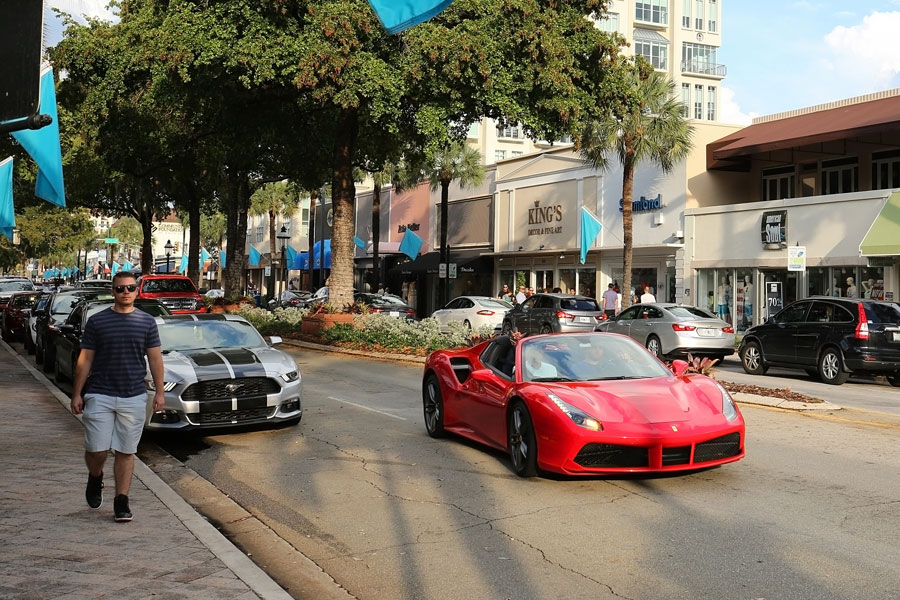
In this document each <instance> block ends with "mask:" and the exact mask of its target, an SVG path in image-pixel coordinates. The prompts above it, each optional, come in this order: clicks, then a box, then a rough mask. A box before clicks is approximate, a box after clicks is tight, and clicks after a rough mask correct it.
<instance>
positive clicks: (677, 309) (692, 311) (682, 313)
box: [666, 306, 718, 319]
mask: <svg viewBox="0 0 900 600" xmlns="http://www.w3.org/2000/svg"><path fill="white" fill-rule="evenodd" d="M666 310H667V311H669V312H670V313H672V314H673V315H675V316H676V317H688V318H694V317H698V318H700V319H716V318H718V317H716V316H715V315H713V314H712V313H708V312H706V311H705V310H703V309H702V308H697V307H696V306H667V307H666Z"/></svg>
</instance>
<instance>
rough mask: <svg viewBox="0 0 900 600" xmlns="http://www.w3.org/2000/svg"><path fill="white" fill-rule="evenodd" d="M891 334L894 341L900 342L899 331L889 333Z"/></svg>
mask: <svg viewBox="0 0 900 600" xmlns="http://www.w3.org/2000/svg"><path fill="white" fill-rule="evenodd" d="M891 336H892V337H893V338H894V341H895V342H900V331H894V332H892V333H891Z"/></svg>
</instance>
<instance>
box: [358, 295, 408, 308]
mask: <svg viewBox="0 0 900 600" xmlns="http://www.w3.org/2000/svg"><path fill="white" fill-rule="evenodd" d="M363 302H365V303H366V304H371V305H372V306H397V305H398V304H406V302H404V301H403V299H402V298H399V297H397V296H393V295H391V294H384V295H381V294H369V295H366V296H363Z"/></svg>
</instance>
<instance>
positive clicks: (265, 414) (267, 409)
mask: <svg viewBox="0 0 900 600" xmlns="http://www.w3.org/2000/svg"><path fill="white" fill-rule="evenodd" d="M276 410H278V407H277V406H262V407H259V408H250V409H246V410H223V411H219V412H209V413H188V419H190V420H191V422H192V423H197V424H198V425H214V424H216V423H231V422H234V421H237V422H238V423H240V422H246V421H259V420H262V419H268V418H269V417H271V416H273V415H274V414H275V411H276Z"/></svg>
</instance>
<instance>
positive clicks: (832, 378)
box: [819, 348, 850, 385]
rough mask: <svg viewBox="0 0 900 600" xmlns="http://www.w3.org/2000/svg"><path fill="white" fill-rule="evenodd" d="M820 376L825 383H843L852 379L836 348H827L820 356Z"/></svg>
mask: <svg viewBox="0 0 900 600" xmlns="http://www.w3.org/2000/svg"><path fill="white" fill-rule="evenodd" d="M819 377H820V378H821V379H822V382H823V383H827V384H829V385H841V384H842V383H844V382H846V381H847V380H848V379H850V373H847V372H846V371H844V361H843V360H841V354H840V352H838V351H837V350H835V349H834V348H827V349H826V350H825V351H824V352H822V356H820V357H819Z"/></svg>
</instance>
